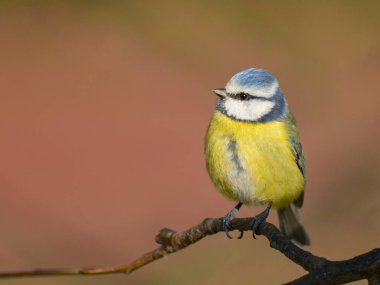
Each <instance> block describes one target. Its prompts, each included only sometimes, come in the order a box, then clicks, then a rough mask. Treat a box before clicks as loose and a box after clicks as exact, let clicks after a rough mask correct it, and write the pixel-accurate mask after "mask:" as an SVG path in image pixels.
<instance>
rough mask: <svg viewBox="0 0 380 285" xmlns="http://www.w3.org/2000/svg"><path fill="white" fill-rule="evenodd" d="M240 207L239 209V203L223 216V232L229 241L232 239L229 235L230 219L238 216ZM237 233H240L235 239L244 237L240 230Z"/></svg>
mask: <svg viewBox="0 0 380 285" xmlns="http://www.w3.org/2000/svg"><path fill="white" fill-rule="evenodd" d="M240 207H241V203H239V204H237V205H236V207H235V208H233V209H232V210H231V211H230V212H228V213H227V215H225V216H224V218H223V230H224V232H225V233H226V236H227V237H228V238H229V239H232V236H231V235H230V231H231V226H230V223H231V221H232V219H233V218H234V217H235V216H236V215H237V214H238V212H239V209H240ZM239 231H240V234H239V236H238V237H237V238H238V239H241V238H242V237H243V235H244V231H242V230H239Z"/></svg>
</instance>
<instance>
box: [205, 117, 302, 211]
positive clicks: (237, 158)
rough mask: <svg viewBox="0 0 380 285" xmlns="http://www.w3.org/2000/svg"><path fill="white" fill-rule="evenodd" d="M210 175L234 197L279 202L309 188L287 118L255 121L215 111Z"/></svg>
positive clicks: (208, 152)
mask: <svg viewBox="0 0 380 285" xmlns="http://www.w3.org/2000/svg"><path fill="white" fill-rule="evenodd" d="M205 156H206V165H207V170H208V172H209V175H210V177H211V179H212V181H213V182H214V184H215V186H216V188H217V189H218V190H219V191H220V192H221V193H222V194H224V195H225V196H226V197H228V198H229V199H232V200H235V201H240V202H242V203H244V204H266V203H268V202H272V205H273V206H274V207H277V208H280V207H283V206H286V205H288V204H290V203H291V202H293V201H294V200H295V199H296V198H297V197H298V196H299V195H300V194H301V192H302V190H303V188H304V184H305V181H304V177H303V175H302V173H301V171H300V170H299V168H298V166H297V163H296V161H295V159H294V157H293V153H292V150H291V144H290V141H289V137H288V133H287V130H286V126H285V124H284V123H283V122H278V121H273V122H266V123H251V122H242V121H237V120H233V119H231V118H229V117H227V116H225V115H223V114H221V113H220V112H218V111H216V112H215V113H214V116H213V118H212V120H211V122H210V125H209V128H208V131H207V134H206V137H205Z"/></svg>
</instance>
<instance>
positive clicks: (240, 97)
mask: <svg viewBox="0 0 380 285" xmlns="http://www.w3.org/2000/svg"><path fill="white" fill-rule="evenodd" d="M227 96H228V97H231V98H233V99H236V100H240V101H248V100H252V99H257V100H263V101H270V99H269V98H263V97H258V96H254V95H251V94H248V93H245V92H239V93H236V94H231V93H228V94H227Z"/></svg>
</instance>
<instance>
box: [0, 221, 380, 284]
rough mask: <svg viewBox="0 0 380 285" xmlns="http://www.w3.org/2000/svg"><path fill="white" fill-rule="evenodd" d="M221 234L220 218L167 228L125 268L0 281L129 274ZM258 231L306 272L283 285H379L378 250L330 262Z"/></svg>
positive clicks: (263, 228) (245, 225)
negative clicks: (365, 284)
mask: <svg viewBox="0 0 380 285" xmlns="http://www.w3.org/2000/svg"><path fill="white" fill-rule="evenodd" d="M251 222H252V218H241V219H240V218H238V219H234V220H232V222H231V229H233V230H243V231H250V230H251ZM222 231H223V219H222V218H218V219H211V218H210V219H205V220H204V221H203V222H202V223H200V224H198V225H196V226H194V227H191V228H189V229H187V230H185V231H183V232H180V233H176V232H175V231H173V230H170V229H167V228H164V229H162V230H160V232H159V233H158V234H157V236H156V238H155V239H156V242H157V243H158V244H160V246H159V247H158V248H156V249H155V250H153V251H151V252H148V253H146V254H145V255H143V256H142V257H140V258H139V259H136V260H134V261H133V262H131V263H129V264H127V265H123V266H117V267H110V268H79V269H39V270H31V271H16V272H4V273H0V278H15V277H32V276H59V275H96V274H114V273H126V274H129V273H131V272H133V271H135V270H137V269H139V268H141V267H143V266H145V265H147V264H149V263H151V262H153V261H155V260H157V259H160V258H162V257H163V256H165V255H168V254H171V253H174V252H176V251H178V250H181V249H184V248H186V247H187V246H189V245H191V244H194V243H196V242H198V241H200V240H201V239H203V238H204V237H206V236H209V235H213V234H216V233H218V232H222ZM259 231H260V233H261V234H262V235H264V236H265V237H266V238H267V239H268V240H269V244H270V247H272V248H274V249H276V250H278V251H280V252H281V253H282V254H284V255H285V256H286V257H288V258H289V259H290V260H292V261H293V262H295V263H296V264H298V265H300V266H301V267H302V268H303V269H305V270H306V271H308V272H309V273H308V274H306V275H305V276H302V277H300V278H298V279H297V280H294V281H291V282H289V283H287V285H301V284H308V285H318V284H344V283H347V282H352V281H356V280H361V279H368V280H369V284H370V285H380V248H378V249H374V250H372V251H369V252H367V253H364V254H362V255H359V256H357V257H354V258H352V259H348V260H344V261H330V260H327V259H325V258H323V257H318V256H315V255H313V254H312V253H310V252H308V251H305V250H303V249H301V248H299V247H298V246H296V245H295V244H294V243H293V242H292V241H290V240H289V239H288V238H287V237H286V236H284V235H283V234H282V233H281V232H280V231H279V230H278V229H277V228H276V227H275V226H274V225H272V224H270V223H267V222H264V223H262V224H261V225H260V227H259Z"/></svg>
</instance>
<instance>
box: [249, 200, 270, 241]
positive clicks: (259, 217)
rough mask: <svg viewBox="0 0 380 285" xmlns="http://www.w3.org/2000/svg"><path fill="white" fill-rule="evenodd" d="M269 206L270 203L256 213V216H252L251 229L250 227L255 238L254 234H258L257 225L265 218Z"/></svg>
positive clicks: (267, 214)
mask: <svg viewBox="0 0 380 285" xmlns="http://www.w3.org/2000/svg"><path fill="white" fill-rule="evenodd" d="M271 206H272V205H271V204H269V205H268V207H267V208H266V209H265V210H264V211H263V212H261V213H260V214H258V215H257V216H255V217H254V218H253V221H252V224H251V229H252V236H253V238H254V239H256V236H255V234H256V235H260V232H259V227H260V225H261V223H263V222H265V220H266V219H267V218H268V216H269V211H270V208H271Z"/></svg>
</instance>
